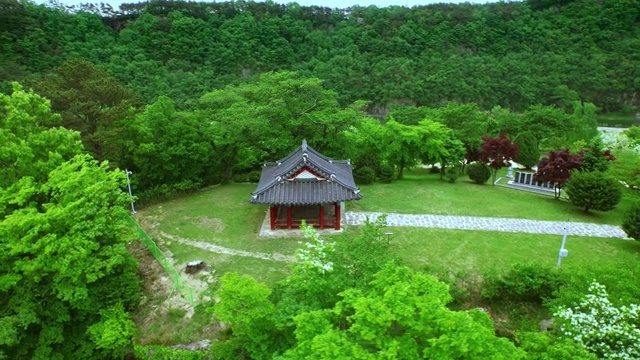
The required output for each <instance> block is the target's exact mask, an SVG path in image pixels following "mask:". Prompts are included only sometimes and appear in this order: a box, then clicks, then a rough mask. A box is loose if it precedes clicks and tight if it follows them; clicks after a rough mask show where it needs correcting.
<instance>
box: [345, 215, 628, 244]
mask: <svg viewBox="0 0 640 360" xmlns="http://www.w3.org/2000/svg"><path fill="white" fill-rule="evenodd" d="M345 215H346V220H347V225H362V223H363V222H364V220H365V219H366V218H367V217H369V219H372V220H373V219H375V218H377V217H378V216H380V215H381V213H375V212H351V211H349V212H347V213H346V214H345ZM387 225H389V226H414V227H427V228H439V229H459V230H488V231H502V232H522V233H530V234H553V235H562V234H563V228H564V227H565V226H566V227H567V235H576V236H593V237H613V238H622V239H626V238H627V236H626V234H625V233H624V231H622V229H620V227H619V226H615V225H598V224H590V223H580V222H560V221H541V220H526V219H509V218H490V217H474V216H449V215H414V214H393V213H391V214H387Z"/></svg>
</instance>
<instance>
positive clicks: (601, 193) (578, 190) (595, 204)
mask: <svg viewBox="0 0 640 360" xmlns="http://www.w3.org/2000/svg"><path fill="white" fill-rule="evenodd" d="M565 191H566V192H567V196H568V197H569V201H571V203H573V204H574V205H575V206H578V207H581V208H583V209H584V211H585V212H589V210H597V211H609V210H613V209H614V208H615V207H616V205H618V203H619V202H620V199H621V198H622V189H621V186H620V184H619V183H618V181H617V180H615V179H613V178H612V177H610V176H607V175H605V174H603V173H601V172H599V171H595V172H582V171H579V172H575V173H573V174H572V175H571V179H569V181H568V182H567V185H566V186H565Z"/></svg>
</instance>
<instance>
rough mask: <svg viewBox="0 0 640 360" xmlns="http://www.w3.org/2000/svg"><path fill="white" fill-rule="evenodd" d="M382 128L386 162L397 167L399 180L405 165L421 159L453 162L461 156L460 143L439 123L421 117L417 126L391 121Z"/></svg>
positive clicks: (462, 154)
mask: <svg viewBox="0 0 640 360" xmlns="http://www.w3.org/2000/svg"><path fill="white" fill-rule="evenodd" d="M385 128H386V130H387V131H386V141H385V144H386V154H387V157H388V160H389V162H390V163H391V164H394V165H395V166H397V167H398V179H402V177H403V174H404V169H405V168H410V167H412V166H415V165H417V164H418V162H419V161H420V160H423V162H427V163H429V162H431V163H433V162H436V161H442V160H445V161H446V162H447V163H453V162H454V161H459V160H462V158H463V157H464V149H463V147H462V143H460V141H458V140H456V139H455V138H454V136H453V133H452V131H451V129H449V128H447V127H446V126H445V125H443V124H441V123H438V122H435V121H431V120H422V121H420V122H419V123H418V125H403V124H400V123H398V122H396V121H395V120H390V121H388V122H387V123H386V124H385Z"/></svg>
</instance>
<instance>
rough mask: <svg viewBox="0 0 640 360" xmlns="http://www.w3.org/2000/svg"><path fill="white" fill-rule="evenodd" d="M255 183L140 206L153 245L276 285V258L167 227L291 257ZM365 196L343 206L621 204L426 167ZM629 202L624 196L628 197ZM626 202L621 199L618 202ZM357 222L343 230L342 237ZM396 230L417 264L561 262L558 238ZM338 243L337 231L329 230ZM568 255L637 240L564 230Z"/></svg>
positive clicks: (619, 251) (180, 258)
mask: <svg viewBox="0 0 640 360" xmlns="http://www.w3.org/2000/svg"><path fill="white" fill-rule="evenodd" d="M254 189H255V184H228V185H221V186H217V187H211V188H208V189H204V190H201V191H198V192H196V193H193V194H190V195H186V196H183V197H181V198H178V199H174V200H171V201H167V202H164V203H160V204H156V205H153V206H149V207H147V208H145V209H142V210H141V211H140V212H139V214H138V221H139V222H140V223H141V224H142V225H143V226H144V227H145V228H147V230H148V232H149V234H150V235H151V236H152V237H154V238H155V239H156V240H161V241H158V242H159V245H160V246H161V247H163V248H165V249H168V250H170V251H171V253H172V254H173V258H174V259H175V261H176V262H177V264H184V263H185V262H188V261H192V260H204V261H206V262H207V263H209V264H211V265H212V267H213V268H214V269H215V270H216V272H217V274H218V275H221V274H223V273H225V272H228V271H236V272H238V273H241V274H247V275H250V276H252V277H254V278H256V279H257V280H258V281H262V282H266V283H271V284H272V283H273V282H275V281H277V280H279V279H282V278H284V277H285V276H286V275H287V273H288V268H289V265H288V264H287V263H285V262H278V261H275V260H262V259H256V258H252V257H246V256H237V255H226V254H217V253H213V252H210V251H207V250H203V249H199V248H196V247H192V246H189V245H185V244H182V243H180V242H178V241H171V240H168V239H167V238H166V237H164V238H163V236H162V234H163V233H164V234H168V235H170V236H171V237H173V238H174V239H176V238H182V239H187V240H192V241H199V242H206V243H210V244H215V245H219V246H223V247H226V248H231V249H238V250H245V251H252V252H261V253H280V254H285V255H293V254H294V252H295V249H296V248H297V247H298V246H299V245H298V242H299V241H301V240H303V239H301V238H261V237H258V231H259V228H260V226H261V224H262V221H263V220H264V217H265V215H266V212H267V207H265V206H257V205H251V204H249V202H248V199H249V196H250V194H251V192H252V191H253V190H254ZM362 192H363V194H364V199H363V200H362V201H360V202H351V203H348V204H347V211H378V212H400V213H433V214H451V215H473V216H496V217H515V218H528V219H541V220H556V221H567V220H569V221H585V222H594V223H611V224H619V223H620V221H621V220H620V219H621V216H622V209H620V208H619V209H616V210H614V211H613V212H610V213H597V212H596V213H593V214H591V215H588V214H587V215H585V214H583V213H582V212H581V211H580V210H579V209H576V208H574V207H573V206H572V205H571V204H570V203H568V202H566V201H562V200H561V201H558V200H555V199H553V198H552V197H546V196H543V195H538V194H533V193H527V192H521V191H516V190H511V189H507V188H503V187H497V186H491V185H482V186H481V185H476V184H472V183H470V182H468V181H467V179H466V177H463V178H461V179H460V180H459V181H458V182H457V183H454V184H449V183H446V182H444V181H441V180H439V178H438V175H437V174H436V175H434V174H428V173H427V171H426V170H423V169H418V170H413V171H410V172H409V173H408V174H407V178H406V180H403V181H394V182H393V183H391V184H372V185H367V186H362ZM625 201H629V200H625ZM624 207H626V204H623V205H622V206H621V208H624ZM357 231H358V228H357V227H353V228H351V229H348V230H347V232H346V237H348V236H349V234H350V233H351V232H357ZM389 231H391V232H393V236H392V239H391V251H392V253H393V256H395V257H397V258H398V259H399V260H400V261H401V262H402V263H405V264H407V265H410V266H411V267H413V268H415V269H417V270H420V269H424V268H427V267H429V268H439V269H449V270H451V271H464V272H473V273H478V274H481V273H484V272H485V271H487V270H490V269H496V268H506V267H508V266H510V265H511V264H513V263H517V262H525V261H536V262H540V263H543V264H548V265H553V264H555V263H556V261H557V254H558V250H559V248H560V243H561V236H553V235H537V234H521V233H500V232H488V231H462V230H444V229H426V228H409V227H398V228H390V229H389ZM333 239H335V241H341V239H342V238H341V237H340V236H334V237H333ZM566 248H567V249H568V250H569V257H567V258H565V259H563V266H588V265H589V264H594V263H601V264H604V263H610V264H612V265H616V266H625V264H632V263H637V262H638V260H640V255H639V254H640V243H638V242H634V241H628V240H620V239H607V238H589V237H569V238H568V240H567V246H566Z"/></svg>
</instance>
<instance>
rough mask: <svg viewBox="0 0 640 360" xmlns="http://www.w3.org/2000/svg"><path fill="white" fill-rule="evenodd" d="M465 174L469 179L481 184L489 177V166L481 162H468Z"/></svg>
mask: <svg viewBox="0 0 640 360" xmlns="http://www.w3.org/2000/svg"><path fill="white" fill-rule="evenodd" d="M467 175H469V179H471V181H473V182H475V183H476V184H481V185H482V184H484V183H486V182H487V180H489V179H490V178H491V168H490V167H489V165H486V164H482V163H473V164H469V165H467Z"/></svg>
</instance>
